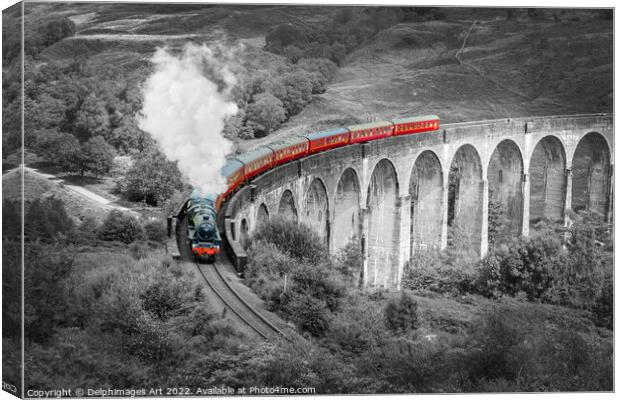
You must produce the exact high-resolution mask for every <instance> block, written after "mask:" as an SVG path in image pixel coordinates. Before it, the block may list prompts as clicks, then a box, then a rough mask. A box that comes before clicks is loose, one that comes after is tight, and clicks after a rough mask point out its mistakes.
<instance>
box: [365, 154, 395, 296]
mask: <svg viewBox="0 0 620 400" xmlns="http://www.w3.org/2000/svg"><path fill="white" fill-rule="evenodd" d="M397 201H398V178H397V176H396V170H395V168H394V166H393V165H392V163H391V162H390V161H388V160H386V159H383V160H381V161H379V163H378V164H377V165H376V166H375V169H374V171H373V172H372V175H371V178H370V184H369V186H368V196H367V203H366V205H367V209H368V236H367V248H368V259H367V269H366V273H367V276H366V282H367V284H368V285H369V286H371V287H384V288H394V287H396V286H397V284H398V249H399V243H398V227H399V219H398V217H399V216H398V207H397Z"/></svg>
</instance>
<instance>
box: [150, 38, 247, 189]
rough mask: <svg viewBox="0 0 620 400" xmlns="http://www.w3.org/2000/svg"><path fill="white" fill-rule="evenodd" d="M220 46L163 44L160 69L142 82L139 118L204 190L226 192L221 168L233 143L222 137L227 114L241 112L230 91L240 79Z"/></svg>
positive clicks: (156, 62) (157, 58)
mask: <svg viewBox="0 0 620 400" xmlns="http://www.w3.org/2000/svg"><path fill="white" fill-rule="evenodd" d="M231 58H232V57H231V54H230V53H227V52H226V51H225V50H223V49H222V48H221V47H219V48H209V47H207V46H206V45H202V46H198V45H195V44H191V43H189V44H187V45H185V47H184V48H183V51H182V52H181V53H180V54H178V55H174V54H172V53H171V52H170V51H169V50H167V49H165V48H159V49H157V51H156V52H155V54H154V55H153V58H152V60H151V61H152V62H153V63H154V65H155V71H154V72H153V74H152V75H151V76H149V78H148V79H147V80H146V83H145V84H144V87H143V94H144V102H143V106H142V111H141V115H140V116H139V117H138V123H139V126H140V128H141V129H142V130H144V131H146V132H148V133H149V134H150V135H151V136H152V137H153V139H155V141H156V142H157V144H158V146H159V148H160V150H161V151H162V152H163V153H164V154H165V155H166V156H167V157H168V159H170V160H171V161H178V166H179V169H180V171H181V172H182V173H183V174H184V175H185V176H186V177H187V178H188V179H189V182H190V183H191V184H192V185H193V186H194V187H195V188H198V189H200V190H201V191H202V192H203V193H221V192H224V191H225V190H226V180H225V178H224V177H223V176H221V175H220V173H219V171H220V169H221V167H222V166H223V165H224V163H225V162H226V155H227V154H229V153H230V152H231V151H232V150H233V144H232V143H231V142H230V141H229V140H227V139H226V138H224V137H223V135H222V130H223V128H224V122H225V121H226V119H227V118H229V117H231V116H233V115H235V114H236V113H237V105H236V104H235V103H234V102H231V101H229V100H228V95H229V94H230V91H231V90H232V88H233V87H234V86H235V85H236V83H237V81H236V78H235V74H234V73H233V72H232V71H231V70H230V68H229V66H228V63H229V62H230V61H231Z"/></svg>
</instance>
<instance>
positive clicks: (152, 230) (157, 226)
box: [144, 220, 168, 242]
mask: <svg viewBox="0 0 620 400" xmlns="http://www.w3.org/2000/svg"><path fill="white" fill-rule="evenodd" d="M144 235H145V237H146V239H147V240H152V241H154V242H165V241H166V238H167V237H168V231H167V226H166V225H165V224H164V222H163V221H161V220H152V221H148V222H147V223H146V224H144Z"/></svg>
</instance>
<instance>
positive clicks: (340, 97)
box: [248, 9, 613, 147]
mask: <svg viewBox="0 0 620 400" xmlns="http://www.w3.org/2000/svg"><path fill="white" fill-rule="evenodd" d="M445 11H446V14H447V18H446V20H441V21H428V22H406V23H400V24H398V25H395V26H393V27H391V28H389V29H387V30H385V31H382V32H380V33H379V34H378V35H376V36H375V37H374V38H373V39H372V40H371V41H370V42H368V43H366V44H365V45H364V46H363V47H361V48H360V49H358V50H356V51H355V52H353V53H352V54H350V55H349V56H348V57H347V60H346V63H345V65H343V66H342V67H341V68H340V69H339V70H338V71H337V73H336V76H335V78H334V80H333V81H332V82H331V84H330V85H329V87H328V89H327V91H326V92H325V94H323V95H320V96H317V97H316V98H315V100H314V102H313V103H312V104H311V105H310V106H308V107H306V109H305V110H304V111H303V112H302V113H300V114H299V115H297V116H295V117H293V118H292V119H291V120H290V121H288V122H287V123H286V124H285V125H284V126H283V128H282V129H280V130H279V131H278V132H276V133H274V134H273V135H271V136H270V137H269V138H266V139H263V140H260V141H259V140H257V141H253V142H252V143H251V144H248V147H253V146H255V145H258V144H259V143H261V142H266V141H272V140H275V138H276V137H284V136H288V135H292V134H296V133H297V132H300V131H312V130H317V129H323V128H326V127H330V126H341V125H345V124H349V123H352V122H358V121H367V120H375V119H389V118H395V117H399V116H404V115H420V114H431V113H432V114H437V115H439V116H440V117H441V119H442V121H443V122H444V123H450V122H461V121H473V120H481V119H491V118H506V117H518V116H527V115H552V114H571V113H591V112H612V111H613V29H612V21H610V20H602V19H600V18H598V14H595V13H591V12H590V13H589V12H585V11H572V12H570V13H569V12H565V13H560V11H558V12H557V15H556V16H555V18H554V17H553V16H552V15H545V19H535V20H531V19H519V20H512V21H506V19H505V11H504V10H499V11H497V12H496V13H495V15H494V14H492V13H491V14H488V13H487V14H486V15H472V14H475V13H473V12H471V10H469V11H470V14H469V15H467V14H463V13H461V11H462V10H459V9H446V10H445ZM473 21H476V23H475V24H473ZM468 32H469V35H468Z"/></svg>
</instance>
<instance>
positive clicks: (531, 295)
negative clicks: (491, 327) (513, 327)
mask: <svg viewBox="0 0 620 400" xmlns="http://www.w3.org/2000/svg"><path fill="white" fill-rule="evenodd" d="M565 265H566V258H565V256H564V255H563V254H562V243H561V241H560V240H559V239H558V238H556V237H553V236H548V235H545V236H536V237H533V238H520V239H518V240H515V241H514V242H513V243H512V244H510V245H509V246H502V247H501V248H500V249H496V250H492V251H491V252H490V253H489V255H488V256H487V257H486V258H485V259H484V260H482V262H481V267H480V276H479V278H478V282H477V287H478V288H480V289H481V293H482V294H484V295H486V296H495V297H497V296H501V295H502V294H508V295H511V296H514V295H516V294H517V293H519V292H523V293H525V294H526V295H527V297H528V299H529V300H536V299H540V298H541V297H542V296H543V294H545V293H546V292H547V291H548V290H549V289H550V288H551V286H552V285H553V278H554V272H555V271H557V270H559V268H563V267H564V266H565Z"/></svg>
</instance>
